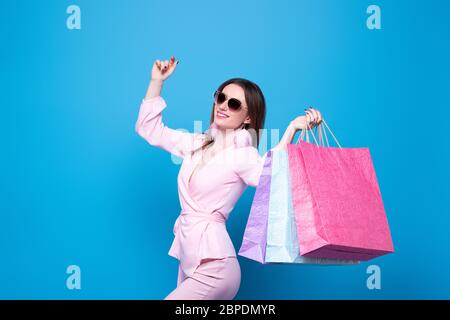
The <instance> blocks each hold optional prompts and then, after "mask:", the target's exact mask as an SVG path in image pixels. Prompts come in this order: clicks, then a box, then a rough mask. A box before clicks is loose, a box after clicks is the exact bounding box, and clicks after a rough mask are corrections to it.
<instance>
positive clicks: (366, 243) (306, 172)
mask: <svg viewBox="0 0 450 320" xmlns="http://www.w3.org/2000/svg"><path fill="white" fill-rule="evenodd" d="M322 123H324V124H325V125H326V123H325V121H322ZM327 128H328V125H327ZM317 129H319V140H320V139H321V142H322V144H323V134H322V129H323V127H322V124H321V125H319V126H318V128H317ZM328 130H330V129H329V128H328ZM323 131H324V133H325V137H326V132H325V130H324V129H323ZM304 132H305V130H303V131H302V135H303V134H304ZM330 132H331V130H330ZM331 134H333V133H332V132H331ZM302 135H301V136H300V139H299V141H298V142H297V144H290V145H288V156H289V170H290V175H291V184H292V198H293V206H294V216H295V222H296V226H297V231H298V233H299V234H301V235H302V237H299V246H300V252H301V253H302V255H303V256H307V257H317V258H329V259H347V260H350V259H354V260H363V261H365V260H370V259H373V258H375V257H377V256H381V255H384V254H387V253H391V252H393V251H394V248H393V244H392V239H391V234H390V230H389V225H388V221H387V218H386V213H385V210H384V205H383V201H382V198H381V193H380V189H379V186H378V182H377V178H376V175H375V170H374V167H373V164H372V159H371V156H370V152H369V149H368V148H341V146H340V145H339V142H338V141H337V139H336V138H335V137H334V135H333V137H334V138H335V141H336V142H337V144H338V145H339V148H335V147H329V146H324V145H319V144H318V143H317V140H316V139H315V136H314V134H313V137H314V139H315V141H316V144H314V143H309V136H308V135H307V134H306V135H307V141H302V140H301V138H302ZM326 141H327V144H328V138H327V137H326Z"/></svg>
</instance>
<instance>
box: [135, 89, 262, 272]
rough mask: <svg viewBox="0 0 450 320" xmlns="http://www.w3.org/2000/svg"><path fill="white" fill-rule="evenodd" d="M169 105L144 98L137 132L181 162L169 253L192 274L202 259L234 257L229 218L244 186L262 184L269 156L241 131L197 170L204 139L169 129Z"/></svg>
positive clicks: (154, 99) (246, 133)
mask: <svg viewBox="0 0 450 320" xmlns="http://www.w3.org/2000/svg"><path fill="white" fill-rule="evenodd" d="M165 107H166V102H165V100H164V99H163V98H162V97H161V96H157V97H153V98H149V99H143V100H142V103H141V106H140V110H139V115H138V119H137V122H136V132H137V133H138V134H139V135H140V136H141V137H142V138H144V139H145V140H146V141H147V142H148V143H149V144H151V145H153V146H157V147H160V148H162V149H164V150H166V151H168V152H170V153H172V154H174V155H176V156H178V157H181V158H182V159H183V162H182V164H181V167H180V171H179V174H178V195H179V198H180V205H181V212H180V215H179V216H178V218H177V219H176V221H175V224H174V228H173V232H174V240H173V242H172V245H171V247H170V250H169V255H170V256H172V257H175V258H177V259H178V260H179V261H180V267H181V269H182V270H183V272H184V273H185V274H186V275H187V276H190V275H192V274H193V272H194V271H195V269H196V268H197V266H198V265H199V264H200V263H201V261H202V260H203V259H208V258H225V257H230V256H232V257H235V256H236V251H235V249H234V247H233V243H232V241H231V239H230V237H229V235H228V232H227V229H226V220H227V219H228V217H229V215H230V212H231V211H232V210H233V207H234V205H235V204H236V202H237V200H238V199H239V197H240V196H241V195H242V193H243V192H244V191H245V189H246V187H247V186H248V185H250V186H257V185H258V182H259V177H260V174H261V171H262V168H263V165H264V161H265V158H266V156H267V152H266V153H264V155H263V156H260V155H259V153H258V150H257V149H256V148H255V147H253V146H252V144H251V136H250V133H249V132H248V131H247V130H245V129H241V130H237V131H236V132H235V136H234V144H233V145H231V146H230V147H227V148H225V149H223V150H221V151H220V152H219V153H218V154H216V155H215V156H214V157H212V158H211V159H210V161H208V163H207V164H206V165H205V166H202V167H201V168H199V170H195V169H196V165H197V162H198V160H199V157H198V156H194V157H192V156H191V151H192V150H195V149H196V148H199V147H200V146H201V145H202V144H203V142H204V141H205V138H206V135H205V134H203V133H190V132H182V131H178V130H174V129H171V128H169V127H167V126H165V125H164V123H163V121H162V111H163V110H164V108H165ZM211 134H212V135H214V130H212V131H211ZM197 154H198V155H199V153H197Z"/></svg>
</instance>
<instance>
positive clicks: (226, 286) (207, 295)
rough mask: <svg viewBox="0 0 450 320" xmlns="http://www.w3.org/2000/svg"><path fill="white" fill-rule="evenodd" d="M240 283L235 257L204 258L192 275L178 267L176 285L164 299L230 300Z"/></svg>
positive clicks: (239, 272)
mask: <svg viewBox="0 0 450 320" xmlns="http://www.w3.org/2000/svg"><path fill="white" fill-rule="evenodd" d="M240 284H241V269H240V266H239V262H238V260H237V258H236V257H227V258H223V259H208V260H204V261H203V263H202V264H200V265H199V266H198V268H197V270H195V272H194V274H193V275H192V277H186V275H185V274H184V272H183V271H182V270H181V268H180V267H178V283H177V287H176V288H175V289H174V290H173V291H172V292H171V293H170V294H169V295H168V296H167V297H165V298H164V300H231V299H233V298H234V297H235V296H236V294H237V292H238V290H239V286H240Z"/></svg>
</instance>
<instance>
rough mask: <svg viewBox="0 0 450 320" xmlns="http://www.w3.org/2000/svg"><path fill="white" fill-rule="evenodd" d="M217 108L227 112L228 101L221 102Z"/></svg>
mask: <svg viewBox="0 0 450 320" xmlns="http://www.w3.org/2000/svg"><path fill="white" fill-rule="evenodd" d="M218 108H219V109H220V110H224V111H225V110H228V100H225V101H224V102H222V103H221V104H219V105H218Z"/></svg>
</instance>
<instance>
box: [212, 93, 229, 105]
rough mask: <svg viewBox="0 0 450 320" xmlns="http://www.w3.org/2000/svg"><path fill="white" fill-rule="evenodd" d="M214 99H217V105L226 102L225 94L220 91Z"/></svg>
mask: <svg viewBox="0 0 450 320" xmlns="http://www.w3.org/2000/svg"><path fill="white" fill-rule="evenodd" d="M214 98H215V99H216V103H217V104H222V103H223V102H224V101H225V100H226V96H225V94H223V93H222V92H219V91H216V93H215V94H214Z"/></svg>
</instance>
